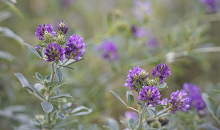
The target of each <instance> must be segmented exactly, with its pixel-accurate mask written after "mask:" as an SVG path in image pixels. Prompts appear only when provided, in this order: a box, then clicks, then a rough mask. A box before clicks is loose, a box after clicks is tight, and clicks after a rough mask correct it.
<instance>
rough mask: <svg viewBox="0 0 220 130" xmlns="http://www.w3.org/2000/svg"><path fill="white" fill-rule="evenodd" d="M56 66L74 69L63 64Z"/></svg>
mask: <svg viewBox="0 0 220 130" xmlns="http://www.w3.org/2000/svg"><path fill="white" fill-rule="evenodd" d="M58 66H60V67H64V68H67V69H72V70H75V69H74V68H72V67H69V66H64V65H58Z"/></svg>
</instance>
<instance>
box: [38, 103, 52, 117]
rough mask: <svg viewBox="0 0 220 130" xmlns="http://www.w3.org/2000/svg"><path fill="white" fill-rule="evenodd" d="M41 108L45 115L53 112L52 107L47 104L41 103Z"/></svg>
mask: <svg viewBox="0 0 220 130" xmlns="http://www.w3.org/2000/svg"><path fill="white" fill-rule="evenodd" d="M41 106H42V108H43V110H44V112H45V113H46V114H48V113H50V112H51V111H52V110H53V105H52V104H51V103H49V102H46V101H44V102H42V103H41Z"/></svg>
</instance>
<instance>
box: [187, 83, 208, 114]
mask: <svg viewBox="0 0 220 130" xmlns="http://www.w3.org/2000/svg"><path fill="white" fill-rule="evenodd" d="M183 88H184V91H185V92H186V93H188V97H189V105H190V107H191V108H192V107H194V108H196V110H197V112H198V113H199V111H203V110H204V109H205V108H206V104H205V102H204V100H203V99H202V95H201V89H200V87H199V86H197V85H195V84H193V83H184V84H183Z"/></svg>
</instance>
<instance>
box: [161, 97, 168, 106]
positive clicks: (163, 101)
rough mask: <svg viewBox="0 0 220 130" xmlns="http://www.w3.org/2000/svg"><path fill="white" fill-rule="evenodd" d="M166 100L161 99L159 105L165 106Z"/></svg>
mask: <svg viewBox="0 0 220 130" xmlns="http://www.w3.org/2000/svg"><path fill="white" fill-rule="evenodd" d="M167 100H168V99H167V98H164V99H162V100H161V102H160V104H161V105H167Z"/></svg>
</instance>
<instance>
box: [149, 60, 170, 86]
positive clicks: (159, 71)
mask: <svg viewBox="0 0 220 130" xmlns="http://www.w3.org/2000/svg"><path fill="white" fill-rule="evenodd" d="M152 74H153V76H154V77H159V78H160V83H161V84H162V83H163V82H164V81H163V80H164V79H166V78H167V77H168V76H169V75H170V74H171V73H170V68H169V67H168V66H167V65H166V64H164V63H161V64H158V65H157V67H154V69H153V71H152Z"/></svg>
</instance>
